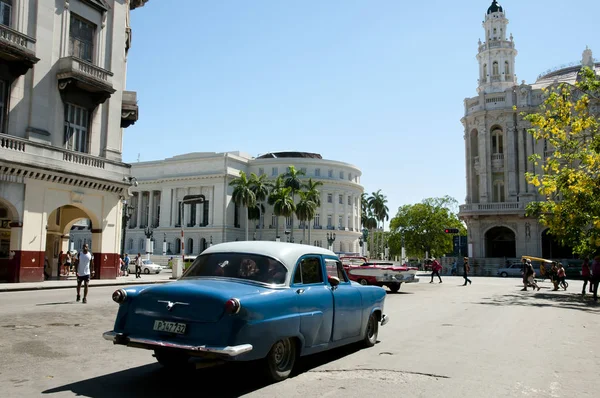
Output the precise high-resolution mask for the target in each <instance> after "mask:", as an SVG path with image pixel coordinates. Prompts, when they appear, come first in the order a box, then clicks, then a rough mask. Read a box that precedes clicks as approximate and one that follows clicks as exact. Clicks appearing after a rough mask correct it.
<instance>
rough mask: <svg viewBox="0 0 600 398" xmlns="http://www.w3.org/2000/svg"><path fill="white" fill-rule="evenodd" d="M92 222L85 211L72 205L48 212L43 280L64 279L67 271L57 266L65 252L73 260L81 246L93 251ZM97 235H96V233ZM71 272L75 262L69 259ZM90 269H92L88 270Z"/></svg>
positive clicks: (59, 264)
mask: <svg viewBox="0 0 600 398" xmlns="http://www.w3.org/2000/svg"><path fill="white" fill-rule="evenodd" d="M92 228H93V225H92V220H91V216H90V215H89V212H88V211H86V210H85V209H83V208H80V207H76V206H73V205H65V206H61V207H59V208H57V209H55V210H53V211H52V212H50V213H49V215H48V222H47V224H46V246H45V248H44V249H45V254H44V268H43V272H44V279H66V278H68V277H69V275H72V274H71V273H70V271H71V270H70V269H67V267H61V265H63V264H65V263H66V261H67V258H68V256H67V253H69V254H70V258H71V259H72V260H74V259H75V258H77V255H78V253H79V252H80V251H81V250H82V249H83V246H84V245H87V246H88V249H89V251H90V252H92V253H93V252H94V244H95V243H98V242H99V240H98V242H94V239H93V234H92V231H93V229H92ZM98 235H100V234H98ZM71 264H72V267H71V268H72V271H74V272H76V270H75V269H74V267H75V261H71ZM90 271H93V270H90Z"/></svg>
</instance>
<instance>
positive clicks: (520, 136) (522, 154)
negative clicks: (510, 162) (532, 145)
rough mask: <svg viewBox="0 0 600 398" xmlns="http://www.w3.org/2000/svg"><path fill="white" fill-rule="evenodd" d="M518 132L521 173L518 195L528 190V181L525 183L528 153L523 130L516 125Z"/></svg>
mask: <svg viewBox="0 0 600 398" xmlns="http://www.w3.org/2000/svg"><path fill="white" fill-rule="evenodd" d="M516 134H517V142H518V149H517V161H518V164H517V173H518V175H519V189H518V190H517V192H518V195H523V194H524V193H525V192H526V189H525V187H526V183H525V161H526V156H527V154H526V153H525V141H524V140H523V132H522V130H521V128H520V126H517V127H516Z"/></svg>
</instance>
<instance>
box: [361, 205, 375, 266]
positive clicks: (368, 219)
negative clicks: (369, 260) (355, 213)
mask: <svg viewBox="0 0 600 398" xmlns="http://www.w3.org/2000/svg"><path fill="white" fill-rule="evenodd" d="M360 208H361V216H360V221H361V224H362V226H363V228H366V229H367V230H368V231H369V239H370V244H369V245H368V246H367V247H368V250H369V253H371V254H370V256H371V257H373V254H372V253H374V254H375V257H377V253H376V251H375V250H374V245H373V242H374V235H375V234H374V233H373V230H374V229H375V228H377V219H376V218H375V216H374V215H373V209H372V208H371V206H370V205H369V198H368V196H367V194H366V193H363V194H362V195H361V196H360ZM367 243H368V242H364V244H365V245H367Z"/></svg>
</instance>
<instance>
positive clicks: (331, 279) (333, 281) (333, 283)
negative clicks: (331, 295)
mask: <svg viewBox="0 0 600 398" xmlns="http://www.w3.org/2000/svg"><path fill="white" fill-rule="evenodd" d="M327 281H328V282H329V284H330V285H331V286H332V287H336V286H337V285H339V284H340V278H338V277H336V276H328V277H327Z"/></svg>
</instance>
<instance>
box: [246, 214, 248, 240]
mask: <svg viewBox="0 0 600 398" xmlns="http://www.w3.org/2000/svg"><path fill="white" fill-rule="evenodd" d="M246 240H248V206H246Z"/></svg>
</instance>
